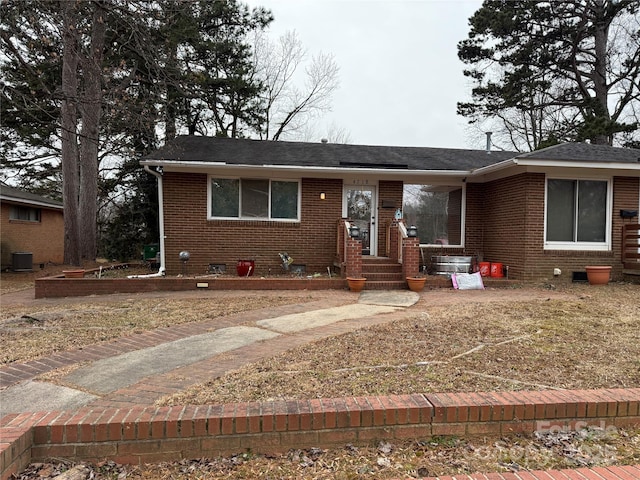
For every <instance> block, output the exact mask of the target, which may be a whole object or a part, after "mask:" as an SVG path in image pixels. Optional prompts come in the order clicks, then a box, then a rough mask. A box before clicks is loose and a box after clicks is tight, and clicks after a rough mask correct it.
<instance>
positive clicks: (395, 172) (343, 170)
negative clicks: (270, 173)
mask: <svg viewBox="0 0 640 480" xmlns="http://www.w3.org/2000/svg"><path fill="white" fill-rule="evenodd" d="M141 163H142V165H144V166H145V168H146V167H147V166H163V167H164V168H165V169H171V171H177V170H190V169H193V168H201V169H210V168H212V167H215V168H216V169H247V170H251V169H255V170H263V169H265V168H269V169H273V170H279V171H288V172H304V173H305V174H313V173H317V174H327V173H333V174H339V175H344V174H359V175H362V174H375V175H378V176H379V175H384V176H387V177H406V176H407V175H430V176H444V177H447V176H460V177H466V176H468V175H470V174H471V173H472V172H471V170H408V169H402V168H366V167H351V168H348V167H305V166H299V165H294V166H292V165H267V164H263V165H248V164H229V163H225V162H200V161H194V162H182V161H178V162H176V161H166V160H145V161H144V162H141Z"/></svg>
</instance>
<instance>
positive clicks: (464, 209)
mask: <svg viewBox="0 0 640 480" xmlns="http://www.w3.org/2000/svg"><path fill="white" fill-rule="evenodd" d="M404 185H434V186H443V187H459V188H461V189H462V198H461V199H460V202H461V203H462V205H461V206H460V243H459V244H455V245H454V244H448V245H441V244H439V243H420V247H423V248H427V247H428V248H433V247H435V248H464V245H465V240H466V236H467V235H466V224H467V184H466V183H461V184H457V183H409V182H406V181H405V182H404ZM403 188H404V187H403ZM403 204H404V198H403ZM418 237H420V232H419V231H418Z"/></svg>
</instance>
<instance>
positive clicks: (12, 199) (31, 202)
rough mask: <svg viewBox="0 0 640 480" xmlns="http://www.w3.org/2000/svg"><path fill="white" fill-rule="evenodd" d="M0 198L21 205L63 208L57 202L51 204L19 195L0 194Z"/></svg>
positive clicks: (54, 208) (53, 208)
mask: <svg viewBox="0 0 640 480" xmlns="http://www.w3.org/2000/svg"><path fill="white" fill-rule="evenodd" d="M0 200H2V201H3V202H11V203H19V204H21V205H32V206H37V207H43V208H50V209H52V210H64V207H63V206H62V205H59V204H52V203H47V202H40V201H37V200H27V199H24V198H19V197H12V196H10V195H0Z"/></svg>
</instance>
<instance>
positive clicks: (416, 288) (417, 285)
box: [407, 277, 427, 292]
mask: <svg viewBox="0 0 640 480" xmlns="http://www.w3.org/2000/svg"><path fill="white" fill-rule="evenodd" d="M426 281H427V278H426V277H407V285H409V290H411V291H412V292H421V291H422V289H423V288H424V283H425V282H426Z"/></svg>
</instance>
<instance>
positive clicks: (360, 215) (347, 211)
mask: <svg viewBox="0 0 640 480" xmlns="http://www.w3.org/2000/svg"><path fill="white" fill-rule="evenodd" d="M344 193H345V195H344V202H343V206H344V207H343V212H342V214H343V216H346V217H348V218H350V219H351V220H353V223H354V224H356V225H357V226H358V228H360V238H361V239H362V254H363V255H377V248H378V246H377V238H378V235H377V226H376V205H377V203H376V189H375V187H373V186H369V185H357V186H347V187H345V192H344Z"/></svg>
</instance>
